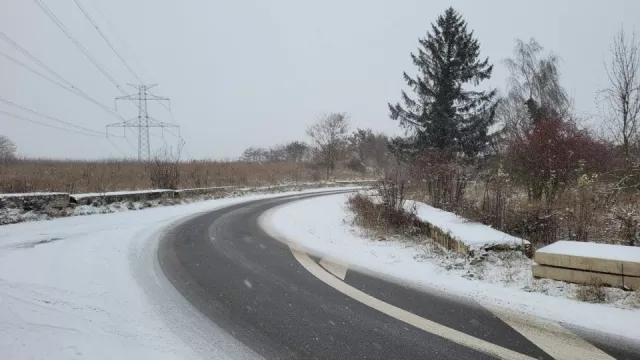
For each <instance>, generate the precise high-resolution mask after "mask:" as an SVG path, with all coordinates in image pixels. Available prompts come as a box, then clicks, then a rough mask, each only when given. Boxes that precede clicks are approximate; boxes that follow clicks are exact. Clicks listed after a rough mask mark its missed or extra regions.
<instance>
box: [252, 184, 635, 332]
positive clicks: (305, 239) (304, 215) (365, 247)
mask: <svg viewBox="0 0 640 360" xmlns="http://www.w3.org/2000/svg"><path fill="white" fill-rule="evenodd" d="M348 196H349V195H344V194H341V195H333V196H324V197H320V198H315V199H309V200H301V201H298V202H295V203H291V204H287V205H284V206H282V207H279V208H277V209H275V210H273V211H271V212H270V213H269V214H267V215H266V216H265V217H264V218H263V226H265V227H266V228H268V229H270V230H271V231H275V232H277V233H279V234H281V235H282V236H284V237H286V238H287V239H289V240H290V241H294V242H296V243H297V244H298V245H299V246H301V247H302V248H303V249H305V250H306V251H309V252H312V253H315V254H316V255H318V256H323V255H330V256H331V257H333V258H335V259H337V260H339V261H342V262H345V263H348V264H350V267H351V268H354V267H355V268H360V269H362V270H367V271H369V272H373V273H376V274H378V275H380V276H384V277H388V278H393V279H396V280H400V281H402V282H405V283H408V284H411V285H413V286H416V287H419V288H423V289H432V290H433V289H435V290H440V291H444V292H446V293H453V294H457V295H462V296H466V297H471V298H473V299H474V300H476V301H478V302H480V303H482V304H485V305H487V306H497V307H504V308H509V309H513V310H516V311H518V312H522V313H526V314H530V315H536V316H540V317H543V318H547V319H551V320H554V321H559V322H566V323H571V324H575V325H578V326H581V327H585V328H591V329H597V330H599V331H603V332H608V333H611V334H617V335H620V336H624V337H631V338H640V327H638V326H637V324H638V323H640V310H637V309H636V310H633V309H631V308H633V307H640V298H639V297H638V293H637V292H635V293H628V292H624V291H622V290H619V289H611V290H612V292H611V293H610V296H611V297H613V298H612V299H611V300H612V301H613V304H591V303H585V302H581V301H577V300H574V299H571V298H568V297H570V296H573V294H574V291H575V290H576V289H577V285H573V284H567V283H563V282H559V281H553V280H548V279H542V280H532V277H531V260H529V259H527V258H526V257H524V256H522V255H520V254H518V253H515V252H504V253H495V252H484V251H480V252H479V253H478V254H477V255H476V257H474V258H472V259H471V260H468V259H465V258H462V257H459V256H457V255H456V254H452V253H447V252H444V251H442V250H440V249H439V248H438V247H435V246H433V245H431V244H430V243H429V242H426V241H425V242H424V243H422V244H416V243H415V241H406V240H402V239H388V240H385V241H380V240H375V239H374V238H373V237H368V236H367V235H366V233H363V232H362V231H360V230H359V229H357V228H356V227H354V226H352V225H351V223H350V221H349V220H348V218H349V215H348V211H347V209H346V204H345V202H346V199H347V197H348ZM615 306H619V307H626V308H628V309H623V308H619V307H615Z"/></svg>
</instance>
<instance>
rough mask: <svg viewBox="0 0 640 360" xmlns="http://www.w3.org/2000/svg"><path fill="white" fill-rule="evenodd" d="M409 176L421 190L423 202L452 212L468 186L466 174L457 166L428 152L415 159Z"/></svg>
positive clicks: (439, 155)
mask: <svg viewBox="0 0 640 360" xmlns="http://www.w3.org/2000/svg"><path fill="white" fill-rule="evenodd" d="M410 176H411V179H412V180H413V181H414V183H415V184H416V186H417V187H419V188H421V190H422V195H423V196H424V198H425V199H424V200H425V201H427V202H428V203H429V204H430V205H432V206H434V207H437V208H440V209H445V210H454V209H455V208H456V207H457V206H458V205H459V204H460V202H461V201H462V199H463V197H464V191H465V189H466V187H467V185H468V173H467V171H466V170H465V168H464V167H463V166H461V165H459V164H456V163H454V162H451V161H448V160H447V156H446V154H444V153H440V152H429V153H425V154H423V155H422V156H420V157H418V158H417V159H415V160H414V161H413V162H412V164H411V167H410Z"/></svg>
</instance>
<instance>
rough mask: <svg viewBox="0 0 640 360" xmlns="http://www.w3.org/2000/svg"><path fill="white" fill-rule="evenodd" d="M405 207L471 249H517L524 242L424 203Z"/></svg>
mask: <svg viewBox="0 0 640 360" xmlns="http://www.w3.org/2000/svg"><path fill="white" fill-rule="evenodd" d="M406 206H407V207H410V208H411V207H415V210H416V216H417V217H418V218H419V219H420V220H422V221H426V222H428V223H430V224H432V225H434V226H437V227H439V228H440V229H441V230H443V231H444V232H447V233H449V234H450V235H452V236H453V237H454V238H456V239H458V240H460V241H462V242H463V243H465V244H466V245H468V246H469V247H470V248H472V249H480V248H483V247H487V246H492V245H509V246H512V247H519V246H521V245H522V244H523V242H524V240H523V239H520V238H518V237H515V236H511V235H509V234H506V233H503V232H502V231H498V230H496V229H494V228H492V227H490V226H487V225H483V224H480V223H477V222H473V221H469V220H467V219H465V218H463V217H460V216H458V215H456V214H454V213H451V212H448V211H444V210H441V209H438V208H434V207H432V206H429V205H427V204H425V203H421V202H417V201H407V202H406Z"/></svg>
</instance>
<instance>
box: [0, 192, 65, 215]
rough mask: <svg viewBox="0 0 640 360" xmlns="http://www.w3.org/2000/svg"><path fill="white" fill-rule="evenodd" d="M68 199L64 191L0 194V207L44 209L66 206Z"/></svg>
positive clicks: (29, 209)
mask: <svg viewBox="0 0 640 360" xmlns="http://www.w3.org/2000/svg"><path fill="white" fill-rule="evenodd" d="M70 201H71V199H70V195H69V194H66V193H33V194H0V209H7V208H13V209H25V210H26V211H46V210H49V209H63V208H66V207H68V206H69V203H70Z"/></svg>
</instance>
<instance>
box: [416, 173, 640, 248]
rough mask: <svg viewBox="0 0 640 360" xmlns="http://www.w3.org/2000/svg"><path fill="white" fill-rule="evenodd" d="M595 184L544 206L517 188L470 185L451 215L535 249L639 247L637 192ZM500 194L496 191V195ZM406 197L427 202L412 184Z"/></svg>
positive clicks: (639, 197) (419, 186)
mask: <svg viewBox="0 0 640 360" xmlns="http://www.w3.org/2000/svg"><path fill="white" fill-rule="evenodd" d="M609 186H610V184H609V183H608V182H606V181H605V180H599V181H597V182H594V183H592V184H588V185H586V186H580V184H574V185H573V186H571V187H569V188H568V189H567V190H566V191H565V192H563V193H562V194H559V195H558V196H557V197H556V198H555V199H554V201H553V203H551V204H549V203H546V202H544V201H532V200H530V199H529V198H528V196H527V192H526V191H525V189H523V188H521V187H517V186H515V185H512V184H504V185H502V186H501V187H499V188H497V187H496V186H495V183H486V182H484V181H476V182H470V183H469V185H468V186H467V188H466V190H465V193H464V197H463V199H462V201H460V202H459V203H458V204H456V206H455V207H453V208H449V209H445V210H449V211H453V212H455V213H457V214H459V215H460V216H462V217H465V218H467V219H469V220H472V221H476V222H480V223H483V224H486V225H490V226H492V227H493V228H495V229H498V230H501V231H504V232H506V233H508V234H511V235H514V236H517V237H520V238H523V239H527V240H529V241H531V243H532V244H533V245H534V247H535V248H539V247H542V246H545V245H547V244H551V243H554V242H556V241H558V240H575V241H593V242H600V243H609V244H622V245H636V246H638V245H640V210H638V209H640V192H638V191H635V190H629V191H624V192H612V191H611V190H610V187H609ZM498 191H499V192H498ZM408 198H409V199H412V200H418V201H421V202H425V203H428V204H432V201H431V199H430V197H429V195H428V192H427V191H426V190H425V189H424V186H422V184H419V183H418V184H414V186H412V188H411V189H410V190H409V193H408Z"/></svg>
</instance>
